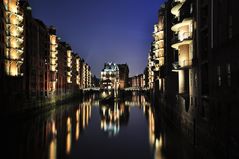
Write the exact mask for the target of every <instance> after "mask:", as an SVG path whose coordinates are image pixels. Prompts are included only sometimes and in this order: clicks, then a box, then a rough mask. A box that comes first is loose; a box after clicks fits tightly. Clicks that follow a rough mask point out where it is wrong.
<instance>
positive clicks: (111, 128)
mask: <svg viewBox="0 0 239 159" xmlns="http://www.w3.org/2000/svg"><path fill="white" fill-rule="evenodd" d="M100 116H101V123H100V127H101V129H102V130H104V131H105V132H107V133H108V135H109V136H116V135H117V134H118V133H119V131H120V126H122V125H126V124H128V121H129V107H127V106H125V105H124V103H117V102H115V103H114V106H112V107H111V106H108V105H102V106H100Z"/></svg>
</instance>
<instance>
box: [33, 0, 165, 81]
mask: <svg viewBox="0 0 239 159" xmlns="http://www.w3.org/2000/svg"><path fill="white" fill-rule="evenodd" d="M29 2H30V5H31V7H32V11H33V16H34V17H35V18H38V19H40V20H42V21H43V22H44V23H45V24H46V25H48V26H49V25H54V26H55V27H56V29H57V35H58V36H60V37H61V39H62V40H63V41H66V42H67V43H69V44H70V45H71V46H72V49H73V51H74V52H76V53H78V54H79V55H80V56H81V57H83V58H84V59H85V60H86V61H87V63H89V65H90V66H91V69H92V71H93V74H95V75H96V76H98V77H99V75H100V71H101V69H102V68H103V65H104V63H105V62H108V61H109V62H116V63H127V64H128V65H129V69H130V75H131V76H132V75H137V74H140V73H142V72H143V70H144V68H145V66H146V64H147V54H148V52H149V49H150V43H151V41H152V32H153V25H154V23H156V22H157V13H158V9H159V7H160V5H161V4H162V2H163V0H29Z"/></svg>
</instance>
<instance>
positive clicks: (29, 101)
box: [1, 90, 91, 118]
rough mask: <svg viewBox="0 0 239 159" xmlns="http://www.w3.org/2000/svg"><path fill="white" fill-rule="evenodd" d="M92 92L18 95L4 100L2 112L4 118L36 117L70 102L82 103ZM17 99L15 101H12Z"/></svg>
mask: <svg viewBox="0 0 239 159" xmlns="http://www.w3.org/2000/svg"><path fill="white" fill-rule="evenodd" d="M89 94H91V92H83V91H81V90H78V91H75V92H69V93H64V94H61V95H51V96H48V97H35V98H34V97H30V98H29V97H26V96H25V95H21V94H18V95H16V96H15V98H12V96H10V97H8V98H7V97H6V98H4V99H3V102H2V103H3V109H2V111H1V117H2V118H25V117H29V116H34V115H36V114H39V113H43V112H47V111H50V110H51V109H54V108H56V107H57V106H59V105H63V104H67V103H70V102H81V101H82V100H83V98H84V96H85V97H88V96H89ZM12 99H15V100H12Z"/></svg>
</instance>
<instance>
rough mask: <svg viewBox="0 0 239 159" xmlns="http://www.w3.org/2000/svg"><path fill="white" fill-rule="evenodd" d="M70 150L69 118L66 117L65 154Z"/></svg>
mask: <svg viewBox="0 0 239 159" xmlns="http://www.w3.org/2000/svg"><path fill="white" fill-rule="evenodd" d="M70 152H71V119H70V117H68V118H67V135H66V154H70Z"/></svg>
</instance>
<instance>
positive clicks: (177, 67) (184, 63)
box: [172, 60, 192, 70]
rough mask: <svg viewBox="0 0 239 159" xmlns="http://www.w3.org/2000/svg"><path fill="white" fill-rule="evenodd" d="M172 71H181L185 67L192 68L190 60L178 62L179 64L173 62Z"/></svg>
mask: <svg viewBox="0 0 239 159" xmlns="http://www.w3.org/2000/svg"><path fill="white" fill-rule="evenodd" d="M172 65H173V69H174V70H180V69H183V68H185V67H190V66H192V60H183V61H180V62H178V61H177V62H174V63H173V64H172Z"/></svg>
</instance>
